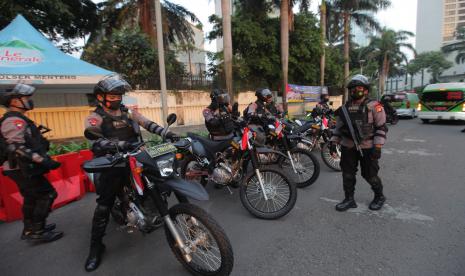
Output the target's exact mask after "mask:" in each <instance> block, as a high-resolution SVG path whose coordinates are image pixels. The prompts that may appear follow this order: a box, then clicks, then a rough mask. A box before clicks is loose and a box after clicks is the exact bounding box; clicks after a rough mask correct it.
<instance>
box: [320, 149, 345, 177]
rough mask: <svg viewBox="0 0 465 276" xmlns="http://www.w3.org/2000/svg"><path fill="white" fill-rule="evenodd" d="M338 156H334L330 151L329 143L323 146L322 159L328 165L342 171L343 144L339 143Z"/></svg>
mask: <svg viewBox="0 0 465 276" xmlns="http://www.w3.org/2000/svg"><path fill="white" fill-rule="evenodd" d="M336 149H337V158H334V157H333V156H332V155H331V153H330V152H329V143H325V144H324V145H323V147H322V148H321V159H323V162H325V164H326V166H328V167H329V168H331V169H332V170H335V171H337V172H340V171H341V146H340V145H337V146H336Z"/></svg>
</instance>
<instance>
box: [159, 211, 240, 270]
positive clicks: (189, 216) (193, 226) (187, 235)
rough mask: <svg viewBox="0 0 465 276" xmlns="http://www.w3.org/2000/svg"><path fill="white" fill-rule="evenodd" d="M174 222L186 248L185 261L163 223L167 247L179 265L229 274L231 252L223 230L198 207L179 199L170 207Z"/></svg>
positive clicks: (231, 261)
mask: <svg viewBox="0 0 465 276" xmlns="http://www.w3.org/2000/svg"><path fill="white" fill-rule="evenodd" d="M169 212H170V217H171V219H172V221H173V223H174V226H175V228H176V230H177V231H178V233H179V234H180V236H181V239H182V240H183V241H184V245H185V246H187V248H188V250H189V251H190V254H189V256H190V257H191V260H190V261H187V260H186V258H185V257H184V255H183V253H182V252H181V250H180V249H179V246H178V245H177V243H176V241H175V239H174V237H173V235H172V234H171V231H170V230H169V228H168V226H166V224H165V233H166V238H167V240H168V243H169V245H170V247H171V250H172V251H173V253H174V254H175V255H176V258H177V259H178V261H179V262H181V263H182V265H183V266H184V267H185V268H186V269H187V270H189V272H191V273H192V274H194V275H229V274H230V273H231V271H232V269H233V264H234V256H233V251H232V247H231V243H230V242H229V239H228V237H227V236H226V234H225V232H224V230H223V229H222V228H221V226H219V224H218V223H217V222H216V221H215V220H214V219H213V218H212V217H211V216H210V215H209V214H208V213H207V212H205V211H204V210H202V209H201V208H199V207H197V206H195V205H192V204H188V203H181V204H177V205H175V206H173V207H171V208H170V210H169Z"/></svg>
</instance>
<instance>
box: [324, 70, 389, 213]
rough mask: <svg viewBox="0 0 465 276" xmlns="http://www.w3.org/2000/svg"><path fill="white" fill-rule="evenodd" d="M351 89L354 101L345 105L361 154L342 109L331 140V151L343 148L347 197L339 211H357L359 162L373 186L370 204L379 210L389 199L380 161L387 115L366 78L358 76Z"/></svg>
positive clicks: (371, 207) (338, 113)
mask: <svg viewBox="0 0 465 276" xmlns="http://www.w3.org/2000/svg"><path fill="white" fill-rule="evenodd" d="M347 88H348V89H349V91H350V101H349V102H347V103H346V104H345V106H346V108H347V110H348V113H349V117H350V121H352V124H353V127H354V130H355V131H356V132H357V135H358V136H359V137H358V138H359V141H361V144H360V146H361V151H362V153H363V156H362V153H360V152H359V151H358V150H357V149H356V147H355V144H354V141H353V139H352V136H351V134H350V131H349V128H348V126H347V120H346V119H345V118H344V116H343V112H342V110H341V108H339V109H337V110H336V128H335V130H334V133H333V136H332V137H331V142H332V143H331V145H330V150H331V152H332V153H335V152H336V144H340V145H341V169H342V181H343V187H344V193H345V198H344V200H343V201H342V202H341V203H339V204H337V205H336V210H338V211H346V210H348V209H349V208H356V207H357V204H356V203H355V200H354V191H355V182H356V177H355V176H356V173H357V167H358V163H359V162H360V167H361V169H362V177H363V178H364V179H365V180H366V181H367V182H368V183H369V184H370V185H371V188H372V190H373V192H374V194H375V196H374V199H373V201H372V202H371V203H370V205H369V208H370V210H379V209H381V207H382V206H383V204H384V202H385V200H386V198H385V197H384V194H383V185H382V183H381V179H380V178H379V176H378V171H379V165H378V160H379V159H380V158H381V148H382V146H383V145H384V142H385V140H386V132H387V127H386V114H385V113H384V109H383V106H382V105H381V104H380V103H379V102H377V101H372V100H370V99H368V92H369V88H370V84H369V81H368V79H367V78H366V77H365V76H363V75H356V76H354V77H353V78H352V79H351V81H350V82H349V84H348V85H347Z"/></svg>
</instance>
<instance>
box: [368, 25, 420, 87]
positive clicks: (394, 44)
mask: <svg viewBox="0 0 465 276" xmlns="http://www.w3.org/2000/svg"><path fill="white" fill-rule="evenodd" d="M413 36H414V34H413V33H411V32H408V31H398V32H396V31H394V30H390V29H386V28H384V29H383V30H382V32H381V35H380V36H375V37H372V38H371V42H370V45H369V46H368V47H367V49H366V51H367V52H368V57H369V58H371V59H375V60H377V61H378V64H379V66H380V67H381V72H380V76H379V86H378V87H379V91H380V93H381V95H382V94H384V85H385V82H386V78H387V77H388V76H389V72H390V70H391V69H393V66H395V65H400V64H401V62H402V61H407V57H406V55H405V54H404V52H403V51H402V49H403V48H407V49H409V50H411V51H412V52H413V53H414V54H415V49H414V47H413V46H412V44H410V43H407V42H406V41H407V40H408V39H409V38H410V37H413Z"/></svg>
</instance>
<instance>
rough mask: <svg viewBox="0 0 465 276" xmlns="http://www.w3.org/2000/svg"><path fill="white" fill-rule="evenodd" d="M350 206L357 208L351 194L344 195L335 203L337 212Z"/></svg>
mask: <svg viewBox="0 0 465 276" xmlns="http://www.w3.org/2000/svg"><path fill="white" fill-rule="evenodd" d="M350 208H357V203H355V200H354V196H353V195H349V196H346V197H345V198H344V200H343V201H342V202H341V203H339V204H337V205H336V210H337V211H339V212H344V211H347V210H349V209H350Z"/></svg>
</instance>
